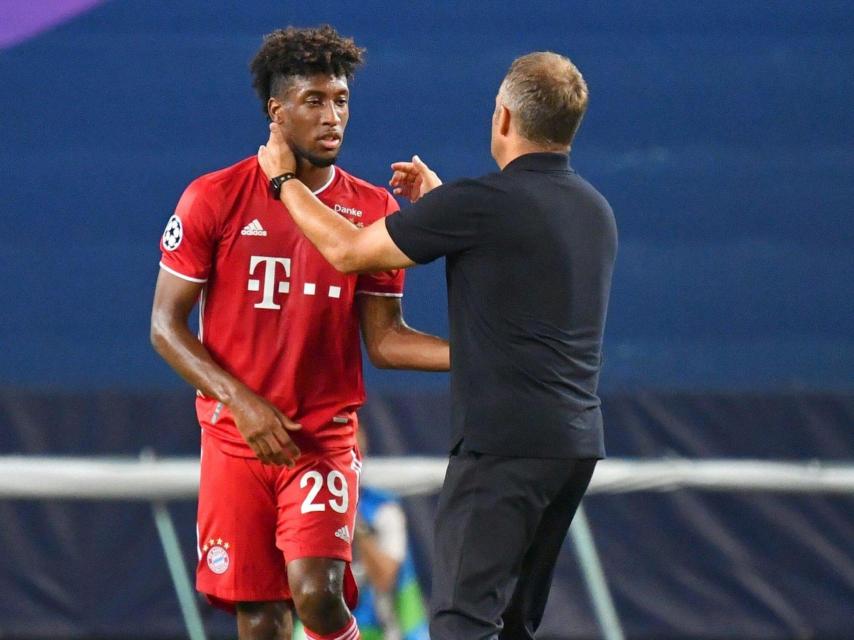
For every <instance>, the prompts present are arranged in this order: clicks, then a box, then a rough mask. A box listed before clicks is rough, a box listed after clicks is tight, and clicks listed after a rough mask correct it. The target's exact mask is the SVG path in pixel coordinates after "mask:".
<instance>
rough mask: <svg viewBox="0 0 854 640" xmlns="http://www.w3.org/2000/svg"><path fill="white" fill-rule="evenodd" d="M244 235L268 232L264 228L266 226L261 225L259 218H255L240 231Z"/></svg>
mask: <svg viewBox="0 0 854 640" xmlns="http://www.w3.org/2000/svg"><path fill="white" fill-rule="evenodd" d="M240 235H242V236H266V235H267V232H266V231H265V230H264V227H262V226H261V223H260V222H258V218H255V219H254V220H253V221H252V222H250V223H249V224H247V225H246V226H245V227H243V230H242V231H241V232H240Z"/></svg>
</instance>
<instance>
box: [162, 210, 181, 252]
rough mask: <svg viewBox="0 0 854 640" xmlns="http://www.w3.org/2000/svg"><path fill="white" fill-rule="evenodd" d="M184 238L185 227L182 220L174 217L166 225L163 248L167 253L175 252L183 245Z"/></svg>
mask: <svg viewBox="0 0 854 640" xmlns="http://www.w3.org/2000/svg"><path fill="white" fill-rule="evenodd" d="M183 237H184V225H182V224H181V218H179V217H178V216H172V217H171V218H169V222H167V223H166V230H165V231H164V232H163V248H164V249H166V250H167V251H175V249H177V248H178V245H180V244H181V240H182V239H183Z"/></svg>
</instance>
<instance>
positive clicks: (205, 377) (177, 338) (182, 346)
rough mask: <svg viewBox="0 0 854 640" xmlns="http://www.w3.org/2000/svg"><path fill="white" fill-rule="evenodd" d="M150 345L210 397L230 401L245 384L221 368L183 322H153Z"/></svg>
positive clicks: (153, 318)
mask: <svg viewBox="0 0 854 640" xmlns="http://www.w3.org/2000/svg"><path fill="white" fill-rule="evenodd" d="M151 344H152V346H153V347H154V350H155V351H157V353H158V354H159V355H160V357H162V358H163V359H164V360H165V361H166V363H167V364H168V365H169V366H171V367H172V369H174V370H175V372H176V373H177V374H178V375H179V376H181V377H182V378H183V379H184V380H186V381H187V382H188V383H189V384H191V385H192V386H193V387H195V388H196V389H198V390H199V391H201V392H202V393H203V394H204V395H205V396H207V397H209V398H215V399H216V400H219V401H220V402H222V403H223V404H226V405H229V404H231V403H232V402H233V401H234V399H235V397H237V396H238V395H239V394H240V393H241V392H243V391H245V390H246V387H245V385H243V383H241V382H240V381H239V380H237V378H235V377H234V376H232V375H230V374H229V373H228V372H227V371H225V370H224V369H223V368H222V367H220V366H219V365H218V364H217V363H216V362H215V361H214V359H213V358H212V357H211V355H210V353H209V352H208V350H207V349H206V348H205V346H204V345H203V344H202V343H201V342H199V339H198V338H197V337H196V336H195V335H193V334H192V332H190V330H189V328H188V327H187V326H186V325H183V324H182V323H180V322H170V321H168V320H165V319H164V320H159V319H158V318H157V316H156V315H155V316H154V317H152V323H151Z"/></svg>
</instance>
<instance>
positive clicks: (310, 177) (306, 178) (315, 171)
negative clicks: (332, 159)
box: [297, 159, 335, 191]
mask: <svg viewBox="0 0 854 640" xmlns="http://www.w3.org/2000/svg"><path fill="white" fill-rule="evenodd" d="M334 171H335V169H334V168H333V167H332V166H329V167H316V166H314V165H313V164H311V163H310V162H308V161H307V160H302V159H301V160H300V161H299V164H298V166H297V178H299V180H300V182H302V183H303V184H304V185H305V186H307V187H308V188H309V189H311V190H312V191H318V190H319V189H320V188H322V187H323V186H324V185H325V184H328V183H329V181H330V180H331V179H332V175H333V173H334Z"/></svg>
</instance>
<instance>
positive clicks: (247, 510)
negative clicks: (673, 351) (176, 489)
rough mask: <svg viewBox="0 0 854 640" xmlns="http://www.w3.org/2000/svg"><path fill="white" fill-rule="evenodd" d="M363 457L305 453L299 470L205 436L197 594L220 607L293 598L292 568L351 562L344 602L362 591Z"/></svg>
mask: <svg viewBox="0 0 854 640" xmlns="http://www.w3.org/2000/svg"><path fill="white" fill-rule="evenodd" d="M361 467H362V462H361V456H360V455H359V453H358V452H357V450H356V449H345V450H342V451H338V452H332V453H323V454H318V453H308V454H305V453H304V454H303V455H302V456H300V458H299V459H298V460H297V462H296V465H295V466H294V468H293V469H288V468H287V467H276V466H272V465H263V464H261V462H260V461H259V460H258V459H257V458H244V457H238V456H232V455H228V454H226V453H223V452H222V451H221V450H220V448H219V446H218V441H217V439H216V438H215V437H213V436H210V435H207V434H205V433H204V432H202V460H201V481H200V484H199V513H198V522H197V535H198V539H199V564H198V566H197V568H196V588H197V589H198V590H199V591H200V592H202V593H204V594H205V595H206V596H207V597H208V600H210V602H211V603H212V604H214V605H215V606H218V607H221V608H223V609H226V610H228V611H232V612H233V611H234V605H235V603H237V602H251V601H259V600H262V601H269V600H290V599H291V591H290V589H289V587H288V574H287V570H286V563H287V562H289V561H291V560H296V559H298V558H335V559H338V560H343V561H345V562H346V563H347V568H346V571H345V576H344V598H345V601H346V602H347V605H348V606H349V607H350V608H351V609H352V608H353V607H355V605H356V600H357V597H358V591H357V589H356V584H355V581H354V580H353V575H352V573H351V572H350V564H349V563H350V561H351V560H352V548H351V546H350V543H351V541H352V538H353V525H354V522H355V518H356V503H357V501H358V495H359V474H360V473H361Z"/></svg>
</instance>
